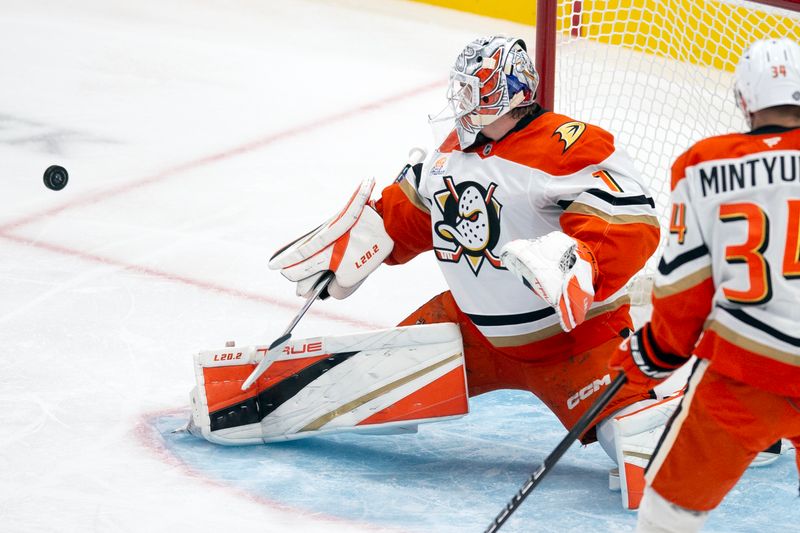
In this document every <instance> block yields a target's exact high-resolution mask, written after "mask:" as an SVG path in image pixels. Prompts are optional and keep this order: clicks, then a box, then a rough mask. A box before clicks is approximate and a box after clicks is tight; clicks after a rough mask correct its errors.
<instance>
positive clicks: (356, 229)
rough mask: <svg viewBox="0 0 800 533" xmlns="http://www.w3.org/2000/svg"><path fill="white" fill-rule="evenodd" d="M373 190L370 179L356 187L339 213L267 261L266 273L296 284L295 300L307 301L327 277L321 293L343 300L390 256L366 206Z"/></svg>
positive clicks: (376, 217)
mask: <svg viewBox="0 0 800 533" xmlns="http://www.w3.org/2000/svg"><path fill="white" fill-rule="evenodd" d="M374 187H375V180H374V179H371V178H370V179H366V180H364V181H363V182H361V185H360V186H359V188H358V189H357V190H356V192H355V193H354V194H353V196H352V197H351V198H350V201H349V202H348V204H347V205H346V206H345V208H344V209H343V210H342V211H341V212H339V213H338V214H337V215H336V216H334V217H332V218H331V219H329V220H328V221H326V222H325V223H324V224H322V225H321V226H319V227H317V228H316V229H314V230H312V231H311V232H310V233H307V234H306V235H303V236H302V237H300V238H299V239H297V240H295V241H293V242H291V243H289V244H288V245H286V246H285V247H283V248H282V249H280V250H278V251H277V252H276V253H275V255H273V256H272V258H271V259H270V261H269V268H271V269H273V270H280V271H281V274H283V276H284V277H285V278H286V279H288V280H289V281H294V282H297V295H298V296H307V295H308V293H310V292H311V291H312V290H313V289H314V287H315V285H316V284H317V283H318V282H319V280H320V278H321V277H322V276H323V274H324V273H325V272H327V271H332V272H333V273H334V278H333V280H332V281H331V282H330V284H329V285H328V287H327V289H326V292H327V293H328V294H329V295H330V296H333V297H334V298H336V299H339V300H341V299H343V298H347V297H348V296H350V294H352V293H353V292H354V291H355V290H356V289H357V288H358V287H359V286H360V285H361V283H363V282H364V280H365V279H366V277H367V276H369V275H370V274H371V273H372V272H373V271H375V269H376V268H378V266H380V264H381V263H383V261H384V259H386V258H387V257H388V256H389V254H390V253H391V251H392V248H393V247H394V241H392V238H391V237H389V234H388V233H386V230H385V229H384V227H383V219H382V218H381V216H380V215H379V214H378V213H377V212H376V211H375V210H374V209H373V208H372V207H371V206H370V205H369V197H370V195H371V194H372V189H373V188H374ZM325 296H326V295H325V294H324V293H323V297H325Z"/></svg>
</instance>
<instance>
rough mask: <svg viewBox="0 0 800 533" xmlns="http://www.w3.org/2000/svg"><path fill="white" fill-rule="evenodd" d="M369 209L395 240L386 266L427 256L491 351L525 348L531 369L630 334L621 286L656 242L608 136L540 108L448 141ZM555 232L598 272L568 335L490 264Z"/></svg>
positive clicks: (649, 217) (645, 202) (646, 198)
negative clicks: (496, 132)
mask: <svg viewBox="0 0 800 533" xmlns="http://www.w3.org/2000/svg"><path fill="white" fill-rule="evenodd" d="M376 208H377V209H378V211H379V212H380V213H381V214H382V216H383V219H384V225H385V227H386V230H387V232H388V233H389V235H390V236H391V237H392V238H393V239H394V241H395V248H394V250H393V252H392V255H391V256H390V257H389V258H388V259H387V261H386V262H387V263H389V264H397V263H403V262H406V261H408V260H410V259H411V258H412V257H414V256H415V255H417V254H419V253H421V252H423V251H427V250H433V251H434V253H435V254H436V258H437V260H438V264H439V266H440V267H441V270H442V272H443V274H444V277H445V279H446V281H447V284H448V286H449V288H450V291H451V292H452V294H453V297H454V299H455V301H456V303H457V304H458V306H459V308H460V309H461V310H462V311H463V313H465V314H466V315H467V316H468V317H469V319H470V320H471V321H472V323H473V324H474V325H475V326H476V327H477V328H478V330H479V331H480V332H481V333H482V334H483V335H484V336H485V337H486V338H487V339H488V340H489V342H491V344H492V345H494V346H495V347H499V348H504V347H520V346H526V347H528V345H530V344H532V343H535V344H536V349H535V350H525V352H526V354H529V355H526V357H530V358H538V357H547V356H548V355H550V354H555V353H564V351H565V350H569V349H571V350H575V351H578V350H581V348H586V349H588V348H590V347H592V346H595V345H597V344H598V343H599V342H603V341H604V340H608V339H610V338H612V337H614V336H615V335H618V334H619V333H620V331H621V330H622V329H624V328H625V327H629V326H630V319H629V317H628V310H629V307H628V299H627V296H626V295H625V292H624V286H625V284H626V283H627V281H628V280H629V279H630V278H631V277H632V276H633V275H634V274H635V273H636V272H637V271H639V270H640V269H641V268H642V267H643V265H644V264H645V262H646V261H647V259H648V258H649V257H650V255H651V254H652V253H653V251H654V250H655V249H656V246H657V244H658V240H659V224H658V220H657V217H656V215H655V212H654V202H653V200H652V198H651V197H650V195H649V193H648V192H647V190H646V189H645V187H644V186H643V185H642V183H641V182H640V180H639V178H638V175H637V172H636V171H635V170H634V167H633V164H632V162H631V160H630V159H629V158H628V157H627V156H626V155H625V154H624V153H623V152H621V151H620V150H618V149H616V148H615V146H614V139H613V136H612V135H611V134H609V133H608V132H606V131H604V130H602V129H600V128H598V127H596V126H593V125H590V124H586V123H583V122H578V121H575V120H572V119H571V118H569V117H566V116H564V115H559V114H556V113H551V112H546V111H543V110H541V109H540V110H539V111H538V112H536V113H535V114H533V115H529V116H527V117H525V118H524V119H522V120H521V121H520V122H519V123H518V124H517V125H516V127H515V128H514V129H513V130H511V131H510V132H509V133H508V134H507V135H506V136H505V137H503V138H502V139H501V140H499V141H493V140H489V139H487V138H484V137H482V136H480V135H479V138H478V141H477V142H476V143H475V144H474V145H473V146H471V147H469V148H468V149H467V150H464V151H462V150H460V148H459V144H458V140H457V137H456V135H455V132H453V133H451V135H450V136H449V137H448V138H447V139H446V140H445V142H444V143H443V144H442V145H441V146H440V147H439V148H438V150H436V151H434V152H433V153H432V154H431V156H430V157H429V158H428V159H427V161H426V162H425V163H424V165H422V168H416V169H415V171H414V172H411V171H407V172H406V173H405V174H404V175H402V176H401V177H400V178H399V179H398V180H397V181H396V182H395V183H394V184H392V185H391V186H389V187H387V188H386V189H384V191H383V193H382V197H381V199H380V200H379V201H378V202H377V203H376ZM556 230H558V231H563V232H564V233H566V234H568V235H570V236H572V237H574V238H575V239H578V240H580V241H583V242H584V243H585V244H586V245H587V246H588V247H589V248H590V249H591V250H592V252H593V253H594V255H595V257H596V259H597V263H598V270H599V277H598V279H597V281H596V286H595V291H596V294H595V301H594V304H593V305H592V307H591V309H590V311H589V314H588V317H587V321H586V322H585V323H584V324H582V325H580V326H579V327H578V328H576V329H575V330H573V331H572V332H571V333H569V334H567V333H564V332H563V331H562V330H561V327H560V326H559V323H558V317H557V316H556V314H555V311H554V310H553V309H552V308H551V307H550V306H549V305H547V303H545V302H544V300H542V299H540V298H539V297H538V296H536V295H535V294H534V293H533V292H532V291H530V290H528V289H527V288H526V287H524V285H522V284H521V283H520V281H519V280H518V279H517V278H516V277H515V276H514V275H513V274H511V273H510V272H509V271H507V270H506V269H505V268H504V267H503V266H502V264H501V262H500V260H499V257H498V254H499V250H500V248H502V246H503V245H504V244H505V243H507V242H509V241H511V240H514V239H534V238H537V237H540V236H543V235H546V234H547V233H550V232H552V231H556ZM575 351H573V352H572V353H576V352H575Z"/></svg>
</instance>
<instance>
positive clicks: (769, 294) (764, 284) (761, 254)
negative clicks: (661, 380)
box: [646, 127, 800, 397]
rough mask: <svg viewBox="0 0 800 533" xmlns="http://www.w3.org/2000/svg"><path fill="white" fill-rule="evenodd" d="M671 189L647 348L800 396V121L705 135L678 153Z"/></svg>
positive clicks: (673, 362) (668, 364) (659, 358)
mask: <svg viewBox="0 0 800 533" xmlns="http://www.w3.org/2000/svg"><path fill="white" fill-rule="evenodd" d="M672 189H673V190H672V217H671V222H670V235H669V241H668V243H667V247H666V249H665V251H664V256H663V258H662V260H661V262H660V264H659V274H658V276H657V278H656V284H655V288H654V292H653V294H654V299H653V306H654V307H653V317H652V321H651V323H650V324H649V325H647V326H646V328H649V329H650V332H649V333H648V335H649V338H650V339H653V340H652V342H649V343H648V344H652V346H650V347H649V350H648V351H649V352H650V353H651V354H652V355H653V356H654V357H655V361H656V362H657V363H659V364H660V365H662V366H664V367H665V368H672V367H675V366H677V365H679V364H681V362H682V360H685V359H686V358H687V357H688V356H689V355H691V354H692V353H695V354H697V355H698V356H699V357H703V358H706V359H710V360H711V361H712V368H713V369H714V370H715V371H716V372H718V373H721V374H724V375H727V376H728V377H731V378H733V379H736V380H739V381H743V382H745V383H749V384H751V385H754V386H757V387H759V388H762V389H766V390H769V391H772V392H774V393H776V394H782V395H786V396H795V397H800V337H799V336H798V330H797V328H798V324H800V128H798V129H793V130H790V129H786V128H780V127H766V128H761V129H759V130H756V131H753V132H751V133H748V134H739V133H737V134H731V135H723V136H719V137H713V138H710V139H706V140H704V141H701V142H699V143H697V144H695V145H694V146H693V147H692V148H690V149H689V150H688V151H687V152H686V153H684V154H683V155H682V156H680V157H679V158H678V159H677V160H676V162H675V164H674V165H673V169H672ZM701 335H702V337H701ZM698 339H699V344H697V346H695V344H696V343H698Z"/></svg>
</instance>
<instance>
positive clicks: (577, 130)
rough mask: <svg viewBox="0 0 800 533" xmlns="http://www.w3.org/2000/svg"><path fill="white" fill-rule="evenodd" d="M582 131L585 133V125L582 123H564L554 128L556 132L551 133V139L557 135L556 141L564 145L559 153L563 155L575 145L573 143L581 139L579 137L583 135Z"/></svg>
mask: <svg viewBox="0 0 800 533" xmlns="http://www.w3.org/2000/svg"><path fill="white" fill-rule="evenodd" d="M584 131H586V124H584V123H583V122H578V121H572V122H565V123H564V124H562V125H560V126H559V127H557V128H556V131H554V132H553V135H551V137H555V136H556V135H558V140H559V141H561V142H563V143H564V149H563V150H562V151H561V153H562V154H565V153H567V150H569V148H570V146H572V145H573V144H575V142H576V141H577V140H578V139H580V138H581V135H583V132H584Z"/></svg>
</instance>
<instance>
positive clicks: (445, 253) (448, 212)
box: [434, 176, 505, 276]
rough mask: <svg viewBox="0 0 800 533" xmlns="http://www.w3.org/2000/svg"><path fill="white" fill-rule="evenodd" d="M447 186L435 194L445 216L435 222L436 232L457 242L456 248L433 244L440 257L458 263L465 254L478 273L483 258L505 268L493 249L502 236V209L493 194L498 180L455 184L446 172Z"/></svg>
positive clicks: (499, 267)
mask: <svg viewBox="0 0 800 533" xmlns="http://www.w3.org/2000/svg"><path fill="white" fill-rule="evenodd" d="M443 179H444V183H445V185H446V187H447V188H446V189H444V190H441V191H439V192H437V193H435V194H434V199H435V200H436V201H435V202H434V203H435V204H436V206H437V207H438V208H439V211H441V213H442V220H441V221H439V222H437V223H436V224H435V226H434V230H435V231H436V235H438V236H439V237H441V238H442V239H444V240H446V241H449V242H452V243H453V244H455V249H454V250H448V249H446V248H437V247H434V251H435V252H436V258H437V259H438V260H439V261H445V262H448V263H458V262H459V261H460V260H461V258H462V257H464V258H465V259H466V261H467V264H469V266H470V268H471V269H472V272H473V273H474V274H475V275H476V276H477V275H478V272H480V269H481V266H483V262H484V261H489V264H491V265H492V266H493V267H494V268H497V269H503V270H505V267H503V266H502V264H501V263H500V258H499V257H497V256H495V255H494V254H493V253H492V248H494V247H495V246H496V245H497V241H498V240H499V238H500V209H501V208H502V207H503V206H502V205H501V204H500V202H498V201H497V199H496V198H495V197H494V192H495V189H497V184H496V183H491V184H490V185H489V188H488V189H486V188H484V187H483V186H482V185H480V184H479V183H475V182H472V181H465V182H464V183H459V184H458V185H456V184H455V182H454V181H453V178H452V177H451V176H445V177H444V178H443Z"/></svg>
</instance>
